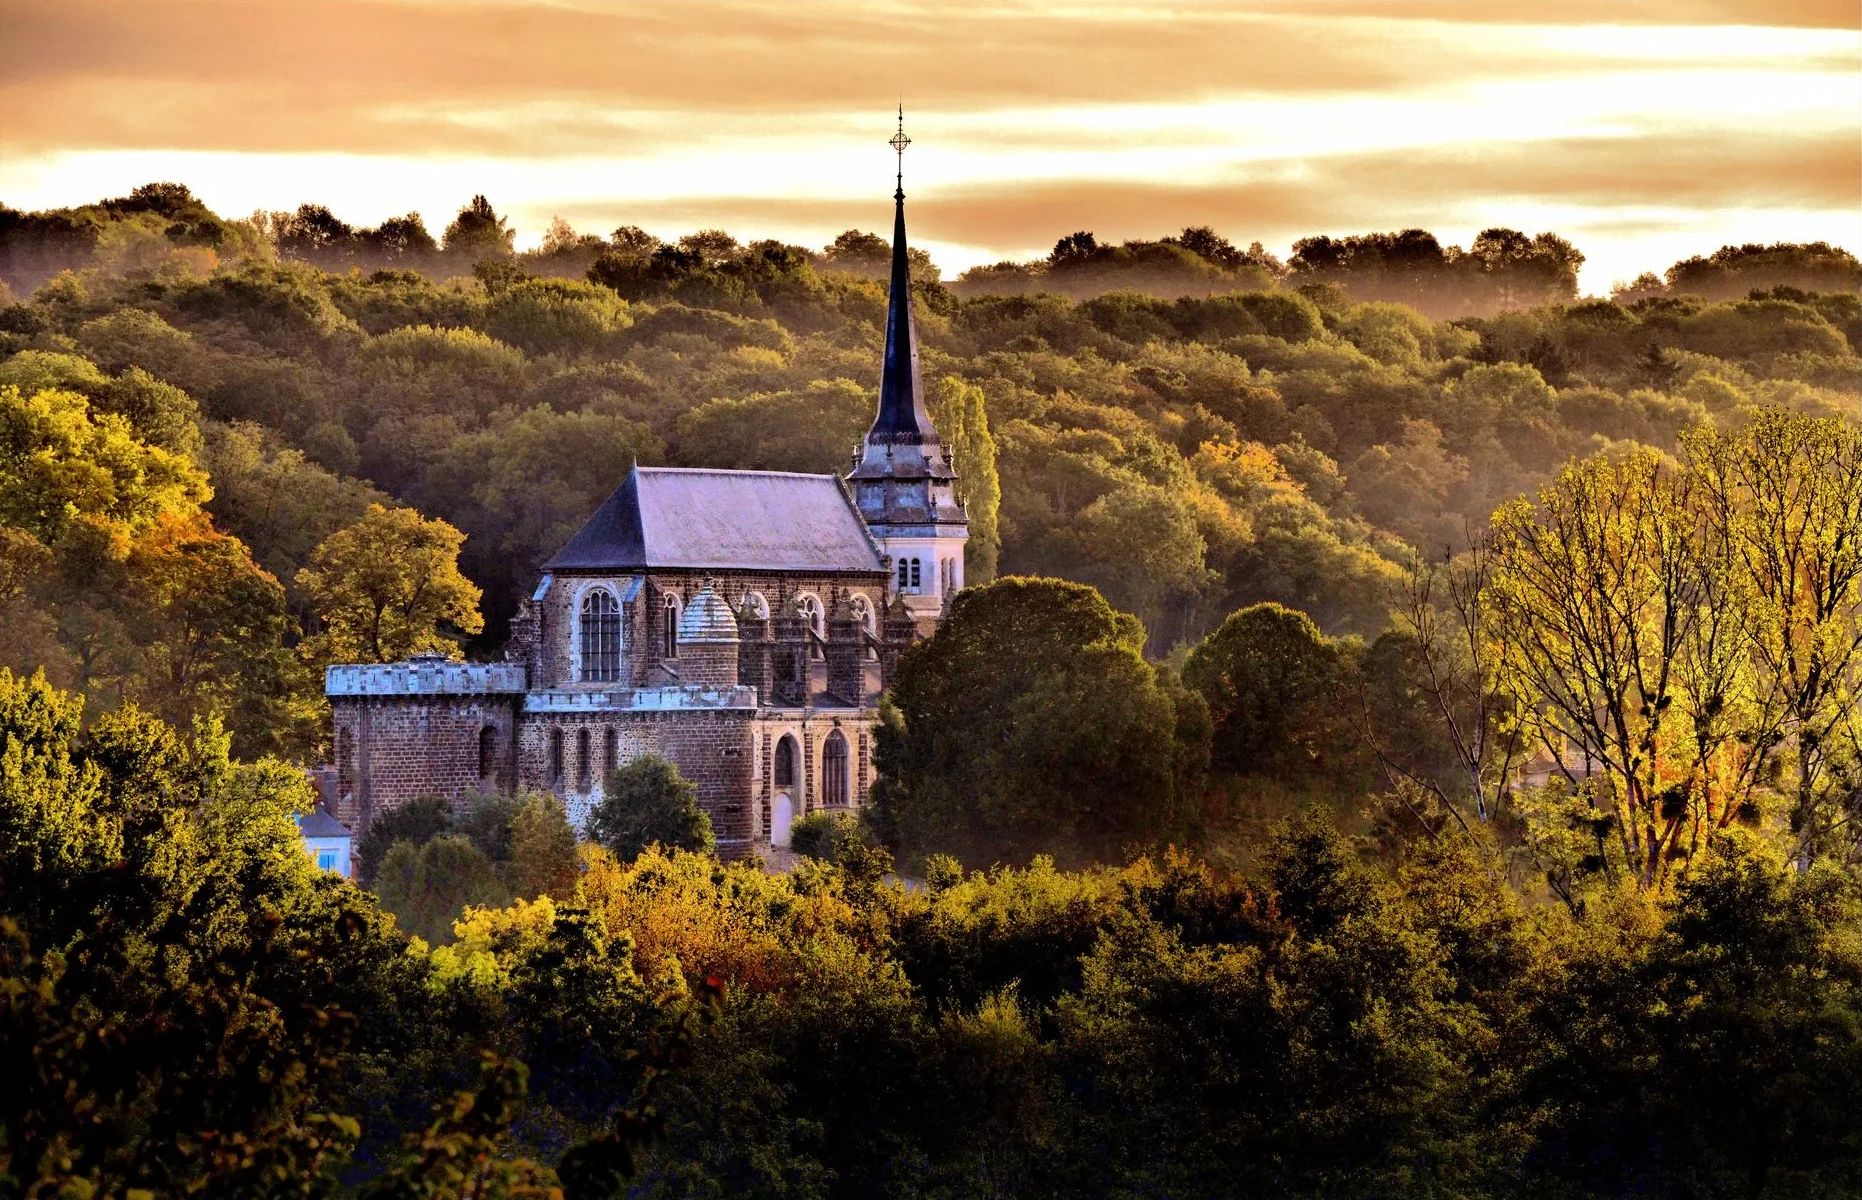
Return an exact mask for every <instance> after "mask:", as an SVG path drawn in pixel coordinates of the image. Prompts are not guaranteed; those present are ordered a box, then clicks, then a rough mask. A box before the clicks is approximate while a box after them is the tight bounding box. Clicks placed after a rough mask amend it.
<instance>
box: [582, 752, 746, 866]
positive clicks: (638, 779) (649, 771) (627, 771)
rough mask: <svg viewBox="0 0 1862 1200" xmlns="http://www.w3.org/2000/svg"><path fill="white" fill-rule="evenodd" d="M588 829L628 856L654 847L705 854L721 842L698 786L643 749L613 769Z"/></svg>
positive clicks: (628, 859) (632, 857)
mask: <svg viewBox="0 0 1862 1200" xmlns="http://www.w3.org/2000/svg"><path fill="white" fill-rule="evenodd" d="M588 832H589V836H590V837H591V838H593V839H594V840H595V841H597V842H600V843H601V844H602V845H603V846H606V847H607V848H608V849H610V850H612V851H613V852H614V853H615V854H617V855H619V856H620V857H621V858H622V859H623V860H625V861H632V860H633V859H635V858H638V857H639V856H640V854H641V852H642V851H644V850H645V849H646V848H647V847H648V846H656V845H657V846H664V847H666V848H667V849H669V850H673V849H677V850H694V851H698V852H700V853H705V854H709V853H710V852H711V851H712V850H713V849H715V848H716V847H717V837H716V835H714V834H713V833H712V831H711V818H710V817H709V816H707V815H706V813H705V810H704V809H702V808H700V807H698V789H697V788H696V787H694V786H692V784H690V783H688V782H687V781H686V779H685V777H684V776H682V775H680V774H679V768H678V767H676V766H674V765H673V764H672V763H671V762H670V761H668V760H667V759H664V758H661V757H660V756H659V755H657V754H642V755H640V756H639V757H638V758H635V759H633V760H632V761H630V762H628V763H627V764H626V765H624V766H620V767H616V768H615V769H614V770H612V771H609V772H608V774H607V777H606V778H605V779H604V780H603V781H602V784H601V803H600V804H597V805H596V806H595V810H594V811H593V812H592V813H590V814H589V817H588Z"/></svg>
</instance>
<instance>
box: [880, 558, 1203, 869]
mask: <svg viewBox="0 0 1862 1200" xmlns="http://www.w3.org/2000/svg"><path fill="white" fill-rule="evenodd" d="M1143 645H1144V630H1143V626H1142V625H1140V624H1139V623H1138V621H1137V620H1136V618H1133V617H1131V616H1128V615H1126V614H1122V613H1117V612H1114V611H1113V609H1112V608H1111V606H1110V605H1108V604H1107V603H1106V602H1105V600H1104V598H1102V597H1101V596H1100V595H1099V594H1098V593H1097V592H1095V591H1094V590H1093V589H1091V588H1089V587H1085V586H1083V585H1081V584H1077V583H1066V582H1063V581H1061V580H1057V579H1024V578H1015V577H1010V578H1004V579H999V580H997V581H995V582H994V583H991V584H987V585H985V586H983V587H981V588H970V589H965V590H964V591H963V592H961V593H959V594H958V596H957V598H956V600H955V601H953V603H952V606H951V611H950V615H949V616H948V617H947V618H946V619H945V621H944V622H943V624H942V625H940V626H939V628H938V630H937V632H936V633H935V634H933V635H932V636H931V637H930V638H928V639H926V640H925V641H924V642H921V643H919V644H918V645H917V646H915V647H913V649H912V650H911V651H910V652H909V653H908V654H907V655H905V656H904V657H903V658H902V659H901V660H900V663H899V668H898V673H897V675H896V676H895V678H894V681H893V686H892V689H891V699H890V703H889V704H888V706H887V707H886V709H885V710H884V711H885V714H886V715H885V724H884V725H883V726H882V727H881V730H880V734H879V767H880V777H881V784H880V786H879V787H878V790H877V791H876V793H875V800H876V803H877V804H878V806H879V809H880V821H881V823H882V826H883V828H884V829H885V830H886V832H887V835H888V839H889V840H891V841H893V842H894V844H895V845H897V846H898V847H899V848H901V849H902V850H904V851H905V852H906V853H907V854H909V855H911V856H914V857H916V856H921V855H924V854H931V853H950V854H954V855H956V856H957V857H958V858H961V859H967V860H969V861H972V862H976V861H981V862H989V861H1003V860H1015V859H1025V858H1027V857H1030V856H1032V855H1034V854H1039V853H1051V854H1054V855H1055V856H1056V857H1057V858H1063V859H1070V860H1078V859H1082V858H1084V859H1092V858H1103V857H1108V856H1112V855H1117V854H1119V853H1121V852H1122V851H1123V850H1124V849H1125V848H1126V847H1128V846H1131V845H1143V844H1150V843H1154V842H1155V841H1157V840H1161V839H1163V838H1167V837H1169V836H1172V835H1173V834H1174V833H1176V832H1177V830H1178V829H1180V828H1181V824H1182V822H1183V821H1184V820H1185V819H1186V817H1187V815H1188V814H1187V813H1186V812H1185V811H1184V809H1185V798H1184V797H1183V796H1181V795H1180V794H1179V788H1178V781H1177V779H1176V762H1177V748H1176V736H1177V728H1178V723H1177V714H1176V711H1175V708H1174V706H1173V705H1172V703H1171V698H1170V695H1169V694H1168V692H1167V691H1166V690H1165V689H1164V688H1163V687H1162V686H1161V685H1160V683H1159V681H1158V677H1157V672H1156V671H1155V670H1154V669H1153V668H1152V667H1151V666H1150V665H1149V664H1148V663H1146V662H1145V661H1144V658H1143V655H1142V653H1141V649H1142V647H1143Z"/></svg>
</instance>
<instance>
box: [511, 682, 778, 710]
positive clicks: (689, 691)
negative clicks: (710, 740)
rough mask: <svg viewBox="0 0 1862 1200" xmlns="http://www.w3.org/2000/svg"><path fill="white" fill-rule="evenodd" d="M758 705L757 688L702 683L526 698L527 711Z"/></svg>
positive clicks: (552, 693)
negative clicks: (708, 685) (704, 684)
mask: <svg viewBox="0 0 1862 1200" xmlns="http://www.w3.org/2000/svg"><path fill="white" fill-rule="evenodd" d="M756 706H757V698H756V689H755V688H753V687H705V686H703V685H699V684H686V685H684V686H681V687H659V688H638V689H636V690H634V691H623V692H583V691H574V692H572V691H535V692H531V693H530V694H529V695H527V696H526V697H524V711H525V712H526V713H609V712H691V711H696V710H702V709H728V708H755V707H756Z"/></svg>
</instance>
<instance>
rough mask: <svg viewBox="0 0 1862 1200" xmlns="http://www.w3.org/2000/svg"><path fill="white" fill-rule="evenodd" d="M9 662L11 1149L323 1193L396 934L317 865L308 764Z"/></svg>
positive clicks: (64, 1167)
mask: <svg viewBox="0 0 1862 1200" xmlns="http://www.w3.org/2000/svg"><path fill="white" fill-rule="evenodd" d="M80 709H81V702H79V701H77V700H76V699H74V698H72V697H69V696H65V695H61V694H59V693H57V692H55V691H54V690H52V689H51V688H49V687H48V686H46V684H45V683H44V682H43V681H42V680H37V679H35V680H31V681H27V680H21V679H18V678H16V677H14V676H12V675H11V674H9V673H7V672H5V671H0V745H4V746H5V747H7V750H6V753H5V754H4V755H0V998H3V1000H0V1071H4V1073H5V1076H6V1078H7V1079H9V1080H11V1081H13V1082H14V1083H15V1084H16V1085H17V1086H14V1087H10V1088H8V1089H6V1090H5V1093H4V1095H0V1161H4V1162H5V1163H6V1167H5V1170H6V1171H7V1173H8V1175H9V1177H10V1182H11V1183H13V1184H15V1185H17V1186H18V1187H20V1188H21V1189H22V1190H23V1191H24V1192H25V1193H27V1194H39V1195H61V1194H62V1195H125V1194H129V1192H130V1191H131V1190H132V1189H136V1188H143V1189H148V1190H149V1191H150V1192H151V1193H153V1194H166V1195H175V1194H187V1193H193V1194H214V1195H225V1196H235V1197H257V1196H261V1195H268V1194H270V1195H278V1194H285V1195H303V1196H308V1195H313V1194H323V1193H325V1192H327V1189H328V1188H330V1187H331V1186H333V1183H334V1180H333V1173H334V1167H335V1166H336V1165H338V1164H339V1163H341V1162H342V1161H343V1160H344V1159H345V1158H346V1154H347V1149H348V1147H349V1146H350V1145H352V1144H353V1143H354V1141H355V1137H356V1133H357V1127H356V1124H355V1122H354V1121H353V1120H352V1119H350V1118H348V1117H347V1116H346V1115H344V1114H343V1112H342V1111H341V1109H339V1108H337V1107H336V1103H337V1101H336V1097H337V1096H338V1095H339V1094H340V1093H341V1092H342V1089H343V1083H342V1080H341V1071H340V1067H339V1061H340V1055H341V1054H342V1053H343V1052H344V1050H345V1048H346V1046H347V1045H348V1044H349V1041H350V1038H351V1035H352V1033H353V1031H354V1029H355V1018H354V1014H355V1013H357V1012H359V1011H361V1010H362V1009H364V1008H365V1007H367V1006H368V1005H369V1004H370V1003H371V998H372V997H374V996H377V995H381V994H383V993H385V991H386V990H387V975H386V972H387V970H388V967H389V965H390V964H391V963H392V962H393V961H394V960H395V958H396V956H397V953H398V951H397V949H396V948H395V947H394V946H393V944H392V943H391V942H390V941H389V940H388V939H386V938H384V937H383V936H381V934H380V932H379V930H377V929H376V928H375V927H374V926H373V924H372V917H373V912H372V906H370V905H369V904H368V903H367V901H366V899H365V898H364V897H362V896H361V894H360V893H357V892H355V891H354V890H353V889H349V888H348V887H347V885H344V884H341V883H340V882H338V881H335V880H331V879H329V878H328V877H327V876H324V875H322V874H320V873H319V872H317V871H315V870H314V868H313V867H312V866H311V864H310V861H309V859H308V857H307V856H306V855H305V854H304V852H303V848H302V845H301V843H300V842H299V840H298V837H297V832H296V828H295V826H294V825H293V823H292V820H291V813H292V811H293V810H294V809H300V810H301V809H302V808H305V807H307V806H308V805H309V803H310V796H309V793H308V788H307V786H306V784H305V781H304V777H303V774H302V772H300V771H296V770H293V769H291V768H288V767H285V766H283V765H282V764H278V763H273V762H259V763H255V764H251V765H237V764H234V763H233V762H231V761H230V760H229V759H228V758H227V757H226V742H225V739H224V738H223V737H221V736H219V735H218V734H217V733H216V731H214V730H213V728H212V727H211V725H207V726H203V727H200V728H198V729H197V730H196V732H195V734H194V735H193V736H191V737H183V736H181V735H179V734H177V733H176V732H175V731H174V730H173V729H171V728H169V727H167V726H166V725H163V724H162V723H161V722H159V721H156V720H154V719H152V718H150V717H149V716H147V715H146V714H144V713H142V712H140V711H138V710H136V709H135V708H134V707H133V706H131V707H126V708H124V709H123V710H121V711H119V712H116V713H110V714H105V715H103V716H100V717H99V718H97V720H96V721H95V723H94V724H92V726H91V727H90V729H89V730H88V731H87V732H86V733H84V734H82V735H80V732H79V726H80V721H79V716H80Z"/></svg>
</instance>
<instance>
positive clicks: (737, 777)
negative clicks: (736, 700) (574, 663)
mask: <svg viewBox="0 0 1862 1200" xmlns="http://www.w3.org/2000/svg"><path fill="white" fill-rule="evenodd" d="M755 716H756V712H755V710H754V709H751V708H715V709H706V708H668V709H663V710H650V709H615V710H601V709H590V710H587V711H581V712H576V711H569V712H542V713H527V714H525V716H524V719H523V721H522V723H521V726H520V729H519V734H518V761H517V776H518V779H519V781H520V782H521V784H522V786H524V787H526V788H535V789H537V790H539V791H549V792H554V793H556V794H557V795H559V796H561V797H562V798H563V801H564V805H565V807H566V808H567V809H568V810H569V815H570V818H571V820H572V821H574V823H575V824H576V826H577V827H578V828H579V827H581V826H582V824H583V823H584V822H585V821H586V820H587V817H588V813H589V812H590V811H591V810H592V809H593V807H594V806H595V805H596V804H598V803H600V801H601V779H602V776H603V775H604V774H606V772H607V771H608V770H609V769H610V768H611V766H618V765H621V764H625V763H627V762H629V761H631V760H633V759H635V758H638V757H639V756H640V755H642V754H658V755H660V756H662V757H664V758H668V759H670V760H672V762H673V764H674V765H675V766H677V767H678V768H679V773H680V774H681V775H683V776H685V778H686V779H688V780H690V781H691V782H692V784H693V785H694V786H695V787H696V788H697V790H698V803H699V806H700V807H702V808H703V809H704V810H705V811H706V813H708V814H709V815H710V817H711V826H712V829H713V830H714V831H715V832H716V833H717V836H718V841H719V843H720V844H721V845H724V844H736V845H742V844H744V843H747V842H748V841H749V840H750V838H751V836H752V834H751V824H752V817H753V814H752V812H751V809H750V799H751V796H752V793H753V789H752V770H753V766H752V764H753V760H754V755H755V751H754V747H753V746H752V743H751V728H752V726H753V724H754V722H755ZM583 733H586V734H587V735H588V745H589V749H590V754H591V756H592V758H593V760H594V761H593V762H592V763H591V765H590V770H589V773H588V778H587V781H586V784H584V781H583V780H582V779H581V778H580V776H581V771H580V762H579V757H580V756H579V748H580V745H581V735H582V734H583ZM610 733H612V734H613V737H612V739H611V740H610V738H609V736H608V735H609V734H610ZM558 735H560V736H561V738H562V746H563V771H562V774H561V775H560V776H557V775H556V774H555V772H554V770H553V762H552V760H553V753H552V749H551V747H552V744H553V743H554V740H555V738H556V737H557V736H558ZM610 744H611V745H612V746H613V747H614V750H615V758H614V761H613V763H609V762H608V761H607V755H606V753H605V749H606V747H607V746H609V745H610Z"/></svg>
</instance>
